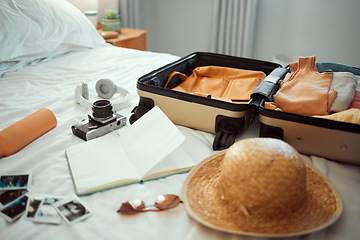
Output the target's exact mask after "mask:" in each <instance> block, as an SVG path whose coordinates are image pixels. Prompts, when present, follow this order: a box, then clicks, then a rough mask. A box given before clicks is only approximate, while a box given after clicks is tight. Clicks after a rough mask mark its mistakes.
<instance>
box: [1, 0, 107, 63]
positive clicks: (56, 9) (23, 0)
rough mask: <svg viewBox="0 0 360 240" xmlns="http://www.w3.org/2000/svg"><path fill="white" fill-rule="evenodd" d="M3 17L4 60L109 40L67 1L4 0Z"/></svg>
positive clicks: (2, 45) (2, 47) (65, 50)
mask: <svg viewBox="0 0 360 240" xmlns="http://www.w3.org/2000/svg"><path fill="white" fill-rule="evenodd" d="M0 19H1V20H0V62H1V61H9V60H14V59H16V58H22V57H27V56H32V57H34V56H36V55H39V57H44V56H46V55H47V54H46V53H50V54H51V53H54V52H56V53H57V54H59V51H60V52H63V53H65V52H67V51H70V50H73V49H74V48H76V47H77V46H78V47H87V48H93V47H96V46H98V45H101V44H103V43H104V42H105V41H104V39H103V38H102V37H101V36H100V34H99V33H98V32H97V30H96V29H95V27H94V25H92V24H91V23H90V21H89V20H88V19H87V18H86V17H85V15H84V14H83V13H82V12H81V11H80V10H78V9H77V8H76V7H74V6H73V5H71V4H70V3H69V2H67V1H65V0H0Z"/></svg>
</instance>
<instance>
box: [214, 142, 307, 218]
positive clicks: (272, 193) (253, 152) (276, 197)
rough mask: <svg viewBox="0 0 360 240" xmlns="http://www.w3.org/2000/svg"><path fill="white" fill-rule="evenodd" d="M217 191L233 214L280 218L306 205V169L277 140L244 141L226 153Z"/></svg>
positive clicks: (298, 156) (301, 162)
mask: <svg viewBox="0 0 360 240" xmlns="http://www.w3.org/2000/svg"><path fill="white" fill-rule="evenodd" d="M217 188H218V194H219V195H220V196H219V197H220V198H221V199H222V200H223V201H224V202H225V203H226V204H227V205H229V208H231V209H233V211H234V214H244V215H246V216H247V217H256V218H261V219H267V218H281V217H284V216H287V215H291V214H292V213H293V212H294V211H296V210H297V209H299V208H300V207H301V206H302V204H303V203H304V202H305V201H306V166H305V164H304V162H303V161H302V158H301V155H300V154H299V153H298V152H297V151H296V150H295V149H294V148H292V147H291V146H290V145H289V144H287V143H285V142H283V141H281V140H277V139H270V138H261V139H260V138H254V139H246V140H243V141H239V142H237V143H235V144H234V145H232V146H231V147H230V148H229V149H228V150H227V152H226V154H225V156H224V159H223V162H222V166H221V172H220V176H219V181H218V187H217Z"/></svg>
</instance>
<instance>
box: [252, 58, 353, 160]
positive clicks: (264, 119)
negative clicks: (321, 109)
mask: <svg viewBox="0 0 360 240" xmlns="http://www.w3.org/2000/svg"><path fill="white" fill-rule="evenodd" d="M314 69H315V70H317V71H318V72H319V73H325V72H328V73H332V74H333V75H334V76H335V75H341V74H340V73H350V74H351V75H357V76H360V69H359V68H356V67H352V66H347V65H343V64H339V63H329V62H323V63H316V67H314ZM284 71H285V72H286V73H289V72H290V71H291V66H289V67H287V68H283V69H276V70H275V71H274V72H273V73H271V74H270V76H271V77H269V79H272V80H273V82H272V85H273V86H268V85H265V84H260V85H259V87H258V88H257V89H256V90H255V91H254V92H253V94H252V98H253V101H254V102H256V103H257V105H258V106H259V120H260V134H259V135H260V137H273V138H279V139H282V140H284V141H286V142H288V143H289V144H291V145H292V146H293V147H295V148H296V149H297V150H298V151H299V152H301V153H304V154H309V155H317V156H321V157H326V158H328V159H332V160H337V161H341V162H347V163H352V164H357V165H360V124H359V123H358V122H357V123H355V122H354V121H353V122H342V121H339V118H337V117H336V115H333V114H331V115H325V114H321V115H323V116H312V115H308V114H304V113H297V112H296V111H294V112H286V111H278V110H274V109H269V108H268V107H264V106H265V105H268V103H269V102H273V100H274V99H273V96H274V94H276V93H277V90H278V87H279V80H281V79H283V78H284V77H285V75H284ZM265 81H266V79H265ZM267 82H269V81H267ZM285 82H286V81H285ZM332 86H333V83H332V84H331V85H330V87H329V88H331V87H332ZM307 94H309V93H308V92H305V93H304V95H305V96H306V95H307ZM338 94H339V93H338ZM351 94H352V96H353V98H355V96H354V94H353V93H351ZM351 94H350V95H351ZM340 97H342V96H340ZM335 101H336V98H335V100H334V101H333V102H332V103H333V104H332V105H331V107H330V109H329V111H330V112H331V111H333V110H335V111H336V109H339V106H340V105H341V104H337V103H336V102H335ZM346 101H347V103H346V104H344V105H346V107H345V108H347V107H348V106H349V105H350V106H351V104H350V103H349V102H348V100H346ZM333 105H335V107H334V108H333V109H332V107H333ZM315 110H316V109H315ZM340 110H341V111H342V112H339V113H338V114H342V115H343V114H346V113H345V111H343V110H344V109H340ZM340 110H339V111H340ZM354 110H355V109H351V110H348V111H346V112H350V114H351V112H353V111H354ZM355 111H358V110H357V109H356V110H355ZM333 119H336V121H335V120H333Z"/></svg>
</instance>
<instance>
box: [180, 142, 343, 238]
mask: <svg viewBox="0 0 360 240" xmlns="http://www.w3.org/2000/svg"><path fill="white" fill-rule="evenodd" d="M182 198H183V200H184V202H185V208H186V210H187V212H188V213H189V214H190V216H192V217H193V218H194V219H195V220H197V221H199V222H200V223H202V224H204V225H206V226H208V227H211V228H214V229H217V230H221V231H225V232H231V233H237V234H243V235H250V236H263V237H265V236H266V237H282V236H296V235H301V234H306V233H310V232H313V231H317V230H320V229H323V228H325V227H327V226H329V225H331V224H332V223H334V222H335V221H336V220H337V219H338V218H339V216H340V214H341V212H342V200H341V197H340V195H339V193H338V191H337V190H336V189H335V187H334V185H333V184H332V183H331V182H330V181H329V180H328V179H327V178H326V177H325V176H324V175H323V174H322V173H320V172H319V171H318V170H316V169H315V168H314V167H312V166H311V165H310V163H306V162H304V160H303V159H302V157H301V155H300V154H299V153H298V152H297V151H296V150H295V149H294V148H292V147H291V146H290V145H289V144H287V143H285V142H283V141H281V140H277V139H271V138H252V139H246V140H241V141H238V142H236V143H235V144H233V145H232V146H231V147H230V148H229V149H228V150H224V151H221V152H218V153H216V154H214V155H212V156H210V157H208V158H207V159H205V160H204V161H202V162H201V163H200V164H198V165H197V166H195V167H194V168H193V170H192V171H191V172H190V173H189V175H188V176H187V179H186V181H185V183H184V186H183V190H182Z"/></svg>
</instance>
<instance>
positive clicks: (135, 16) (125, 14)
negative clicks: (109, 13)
mask: <svg viewBox="0 0 360 240" xmlns="http://www.w3.org/2000/svg"><path fill="white" fill-rule="evenodd" d="M119 2H120V15H121V21H122V25H123V26H124V27H127V28H137V29H145V22H144V15H145V9H144V2H143V0H119Z"/></svg>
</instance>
